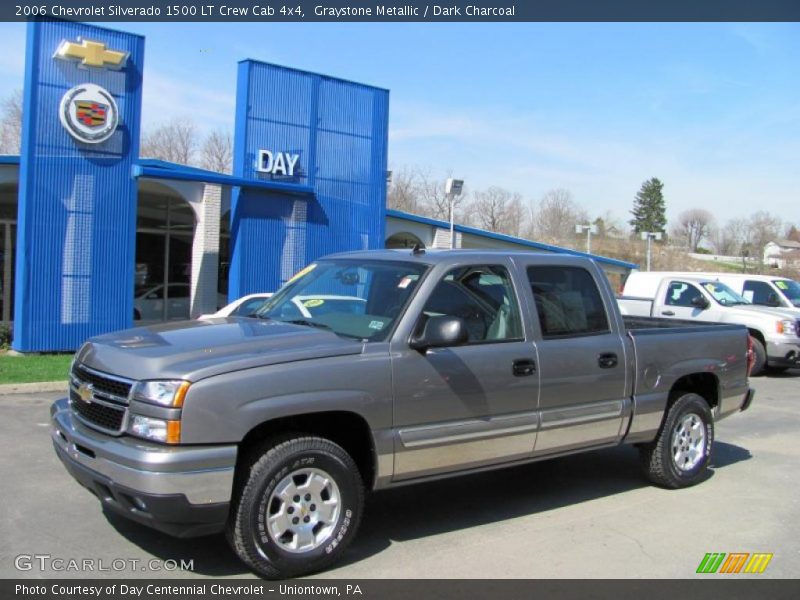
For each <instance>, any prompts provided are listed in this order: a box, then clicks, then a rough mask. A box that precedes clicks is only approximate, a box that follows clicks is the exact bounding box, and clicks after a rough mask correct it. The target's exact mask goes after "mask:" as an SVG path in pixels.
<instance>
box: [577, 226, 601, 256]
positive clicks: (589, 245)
mask: <svg viewBox="0 0 800 600" xmlns="http://www.w3.org/2000/svg"><path fill="white" fill-rule="evenodd" d="M584 231H585V232H586V254H591V253H592V234H593V233H595V234H596V233H597V225H575V233H577V234H578V235H580V234H582V233H583V232H584Z"/></svg>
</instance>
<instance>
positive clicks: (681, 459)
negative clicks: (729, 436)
mask: <svg viewBox="0 0 800 600" xmlns="http://www.w3.org/2000/svg"><path fill="white" fill-rule="evenodd" d="M713 443H714V417H713V416H712V414H711V409H710V408H709V406H708V403H707V402H706V401H705V399H704V398H703V397H702V396H698V395H697V394H691V393H689V394H684V395H682V396H681V397H680V398H678V399H677V400H676V401H675V402H674V403H673V404H672V406H670V408H669V410H668V411H667V416H666V418H665V419H664V422H663V424H662V425H661V429H660V430H659V432H658V437H656V439H655V441H653V442H651V443H649V444H646V445H643V446H641V447H640V448H639V452H640V455H641V461H642V467H643V469H644V472H645V475H646V476H647V477H648V479H650V481H652V482H653V483H655V484H657V485H660V486H663V487H667V488H682V487H688V486H690V485H694V484H696V483H699V482H700V481H702V480H703V479H704V477H705V475H706V469H707V468H708V464H709V462H710V460H711V447H712V444H713Z"/></svg>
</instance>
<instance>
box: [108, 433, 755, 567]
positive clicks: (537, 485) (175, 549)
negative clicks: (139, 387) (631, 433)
mask: <svg viewBox="0 0 800 600" xmlns="http://www.w3.org/2000/svg"><path fill="white" fill-rule="evenodd" d="M749 458H751V454H750V452H749V451H748V450H746V449H745V448H741V447H739V446H736V445H733V444H727V443H725V442H715V445H714V460H713V469H712V470H710V471H709V478H711V477H713V476H714V470H715V469H719V468H725V467H727V466H730V465H733V464H735V463H738V462H741V461H743V460H748V459H749ZM649 485H650V483H649V482H648V481H647V480H645V479H644V477H643V476H642V475H641V474H640V471H639V460H638V453H637V451H636V450H635V449H634V448H632V447H630V446H621V447H615V448H610V449H605V450H599V451H596V452H589V453H586V454H577V455H574V456H568V457H563V458H557V459H553V460H548V461H543V462H540V463H533V464H528V465H521V466H517V467H509V468H505V469H499V470H497V471H488V472H485V473H478V474H475V475H467V476H464V477H455V478H452V479H447V480H442V481H434V482H430V483H424V484H418V485H412V486H408V487H401V488H397V489H394V490H387V491H383V492H378V493H375V494H372V495H370V496H368V497H367V506H366V511H365V514H364V519H363V521H362V523H361V529H360V531H359V533H358V536H357V537H356V539H355V541H354V542H353V545H352V546H351V547H350V549H349V550H348V552H347V553H346V554H345V556H344V557H343V560H342V561H340V562H339V563H338V564H337V565H336V567H343V566H346V565H348V564H351V563H355V562H358V561H361V560H364V559H366V558H369V557H370V556H373V555H375V554H378V553H380V552H382V551H383V550H385V549H386V548H388V547H389V546H390V545H391V544H392V543H393V542H402V541H408V540H414V539H419V538H424V537H428V536H432V535H438V534H442V533H448V532H452V531H457V530H460V529H468V528H472V527H478V526H481V525H487V524H491V523H496V522H502V521H505V520H509V519H514V518H516V517H521V516H525V515H534V514H537V513H544V512H547V511H550V510H554V509H558V508H562V507H565V506H570V505H576V504H579V503H582V502H588V501H592V500H596V499H600V498H604V497H607V496H613V495H616V494H622V493H625V492H629V491H632V490H636V489H639V488H642V487H648V486H649ZM106 518H107V519H108V521H109V523H110V524H111V525H112V526H113V527H114V528H115V529H116V530H117V531H118V532H119V533H120V534H121V535H123V536H124V537H126V538H127V539H128V540H129V541H130V542H132V543H134V544H136V545H137V546H139V547H141V548H142V549H143V550H145V551H147V552H149V553H150V554H152V555H153V556H155V557H157V558H160V559H162V560H166V559H173V560H177V561H178V562H180V560H181V559H184V560H193V561H194V571H193V572H194V573H195V574H198V575H208V576H216V577H219V576H231V575H235V576H242V575H247V574H249V573H250V572H249V570H248V569H247V567H245V566H244V565H243V564H242V563H241V562H240V561H239V560H238V558H237V557H236V556H235V555H234V553H233V552H232V551H231V550H230V548H229V547H228V544H227V542H226V540H225V538H224V536H222V535H214V536H207V537H204V538H194V539H177V538H172V537H170V536H167V535H164V534H161V533H158V532H156V531H152V530H150V529H147V528H146V527H142V526H140V525H138V524H135V523H132V522H130V521H128V520H127V519H125V518H123V517H120V516H118V515H115V514H113V513H108V512H107V513H106Z"/></svg>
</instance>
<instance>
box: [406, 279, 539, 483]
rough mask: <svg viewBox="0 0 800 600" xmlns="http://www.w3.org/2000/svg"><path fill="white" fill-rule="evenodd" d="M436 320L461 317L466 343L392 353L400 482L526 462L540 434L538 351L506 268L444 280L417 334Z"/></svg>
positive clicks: (429, 300)
mask: <svg viewBox="0 0 800 600" xmlns="http://www.w3.org/2000/svg"><path fill="white" fill-rule="evenodd" d="M437 315H453V316H458V317H461V318H462V319H463V320H464V321H465V322H466V326H467V329H468V332H469V340H468V342H467V343H466V344H464V345H459V346H454V347H446V348H431V349H428V350H427V351H420V350H415V349H413V348H411V347H410V346H409V344H408V340H402V341H401V342H399V343H397V344H396V345H393V347H392V379H393V387H394V407H395V409H394V410H395V412H394V421H395V468H394V475H395V478H396V479H409V478H413V477H419V476H424V475H427V474H434V473H441V472H446V471H454V470H458V469H463V468H467V467H475V466H481V465H485V464H492V463H497V462H504V461H511V460H514V459H519V458H527V457H529V456H530V455H531V453H532V452H533V446H534V442H535V439H536V428H537V426H538V414H537V399H538V377H539V375H538V371H537V369H536V362H535V359H536V355H535V348H534V346H533V344H532V343H530V342H526V340H525V333H524V331H525V330H524V328H523V323H522V317H521V311H520V302H519V298H518V295H517V293H516V290H515V288H514V285H513V281H512V278H511V276H510V269H509V266H507V265H504V264H487V265H469V266H462V267H457V268H454V269H451V270H449V271H447V272H446V273H444V274H443V275H441V276H440V277H439V279H438V281H437V282H436V283H435V287H434V288H433V290H432V292H431V293H430V295H429V296H428V298H427V300H426V301H425V304H424V307H423V308H422V311H421V314H420V315H419V317H418V320H417V322H416V324H415V329H414V331H416V332H420V331H421V329H422V327H424V324H425V321H426V320H427V319H429V318H430V317H433V316H437Z"/></svg>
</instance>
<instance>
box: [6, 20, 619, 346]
mask: <svg viewBox="0 0 800 600" xmlns="http://www.w3.org/2000/svg"><path fill="white" fill-rule="evenodd" d="M144 50H145V40H144V38H143V37H141V36H138V35H134V34H131V33H127V32H121V31H114V30H110V29H105V28H100V27H96V26H92V25H87V24H83V23H74V22H61V21H49V22H33V23H30V24H29V25H28V34H27V44H26V63H25V83H24V90H23V110H22V113H23V123H22V147H21V152H20V155H19V156H0V320H2V321H3V322H11V323H13V348H14V349H15V350H18V351H21V352H42V351H68V350H74V349H76V348H77V347H78V346H79V345H80V344H81V343H82V342H83V341H84V340H85V339H86V338H88V337H90V336H92V335H97V334H100V333H104V332H107V331H112V330H116V329H122V328H126V327H130V326H131V325H133V324H134V323H135V321H136V320H137V319H141V320H143V321H146V320H148V318H150V319H153V318H154V315H153V314H144V313H145V311H151V312H152V311H155V320H169V319H173V318H185V317H188V316H196V315H199V314H202V313H207V312H213V311H214V310H216V308H217V307H218V306H219V305H220V304H224V303H225V302H227V300H228V299H235V298H238V297H240V296H242V295H245V294H248V293H252V292H262V291H273V290H275V289H277V288H278V287H279V286H280V285H281V284H282V283H283V282H285V281H286V280H287V279H289V278H290V277H291V276H292V274H293V273H295V272H296V271H298V270H299V269H300V268H302V267H303V266H304V265H305V264H307V263H308V262H310V261H312V260H314V259H316V258H317V257H319V256H322V255H325V254H329V253H332V252H339V251H346V250H354V249H371V248H384V247H400V248H402V247H408V246H411V245H414V244H421V245H423V246H429V247H448V246H449V244H450V235H449V230H448V225H447V224H446V223H443V222H440V221H435V220H431V219H426V218H422V217H417V216H413V215H408V214H405V213H400V212H397V211H391V210H387V209H386V187H387V154H388V123H389V91H388V90H385V89H381V88H377V87H373V86H369V85H363V84H358V83H354V82H350V81H345V80H342V79H338V78H335V77H329V76H323V75H319V74H315V73H309V72H305V71H299V70H296V69H291V68H287V67H283V66H278V65H272V64H267V63H263V62H258V61H254V60H244V61H241V62H240V63H239V64H238V79H237V90H236V114H235V130H234V161H233V174H231V175H227V174H220V173H213V172H210V171H205V170H202V169H196V168H192V167H186V166H183V165H176V164H172V163H165V162H162V161H158V160H152V159H147V158H140V156H139V140H140V120H141V119H140V117H141V104H142V85H143V76H142V74H143V65H144V57H145V51H144ZM456 241H457V245H459V246H462V247H476V248H477V247H479V248H508V249H529V250H531V251H541V252H570V253H575V252H574V251H569V250H565V249H561V248H557V247H553V246H548V245H545V244H538V243H536V242H531V241H528V240H521V239H517V238H512V237H509V236H504V235H499V234H494V233H490V232H485V231H481V230H477V229H473V228H469V227H462V226H458V227H457V228H456ZM595 258H596V259H597V260H598V261H599V262H600V264H601V266H603V267H604V269H606V271H608V272H610V273H624V272H627V271H628V270H630V269H632V268H634V267H635V265H632V264H629V263H625V262H621V261H616V260H613V259H607V258H603V257H595Z"/></svg>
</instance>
